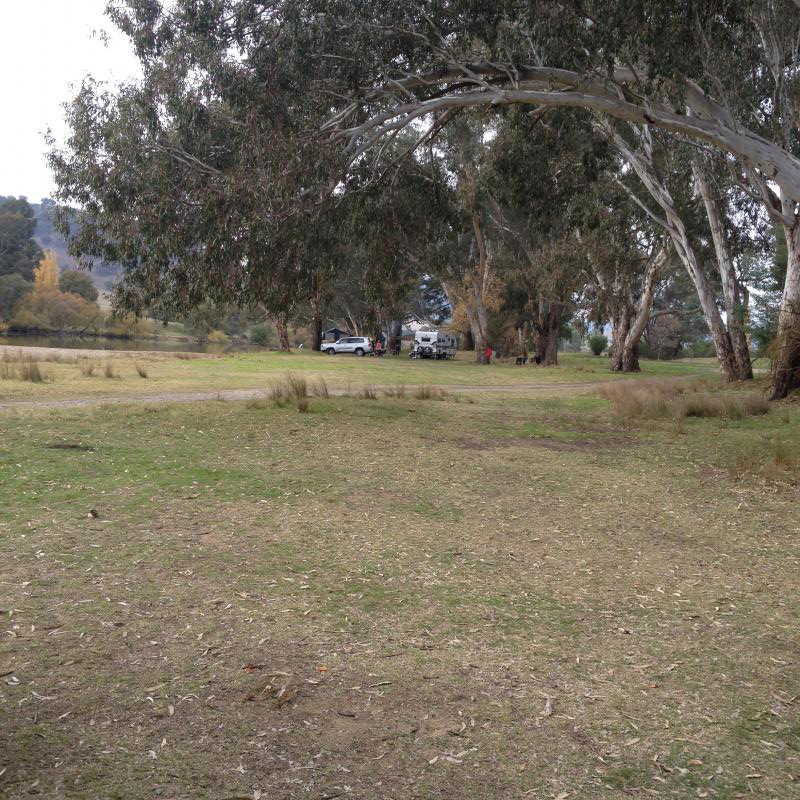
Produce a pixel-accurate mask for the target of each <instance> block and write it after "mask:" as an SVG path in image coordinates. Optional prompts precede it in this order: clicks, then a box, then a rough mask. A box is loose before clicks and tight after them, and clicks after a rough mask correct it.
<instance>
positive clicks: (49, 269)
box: [33, 250, 59, 291]
mask: <svg viewBox="0 0 800 800" xmlns="http://www.w3.org/2000/svg"><path fill="white" fill-rule="evenodd" d="M58 275H59V269H58V259H57V258H56V254H55V253H54V252H53V251H52V250H45V251H44V258H43V259H42V260H41V261H40V262H39V266H38V267H36V269H35V270H34V271H33V286H34V289H36V290H38V291H42V290H45V289H58Z"/></svg>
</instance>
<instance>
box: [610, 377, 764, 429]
mask: <svg viewBox="0 0 800 800" xmlns="http://www.w3.org/2000/svg"><path fill="white" fill-rule="evenodd" d="M712 388H714V389H715V391H710V389H712ZM719 388H720V387H719V386H716V387H714V386H713V385H712V384H710V383H709V382H708V381H697V380H695V381H676V380H670V379H665V378H656V379H649V380H640V381H636V382H634V381H626V382H624V383H614V384H607V385H603V386H600V387H598V389H597V393H598V394H599V395H600V396H601V397H604V398H605V399H607V400H609V401H610V402H611V404H612V406H613V408H614V412H615V414H616V415H617V416H618V417H619V418H620V419H622V420H625V421H628V422H630V421H632V420H640V419H682V418H684V417H724V418H726V419H743V418H744V417H747V416H754V415H757V414H766V413H767V411H768V410H769V403H768V402H767V401H766V399H765V398H764V397H763V396H762V395H760V394H756V393H748V394H743V393H741V392H737V393H722V392H720V391H719Z"/></svg>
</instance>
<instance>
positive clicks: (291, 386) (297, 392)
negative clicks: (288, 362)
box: [285, 372, 308, 400]
mask: <svg viewBox="0 0 800 800" xmlns="http://www.w3.org/2000/svg"><path fill="white" fill-rule="evenodd" d="M285 381H286V390H287V392H288V394H289V395H290V396H291V397H294V398H295V399H297V400H300V399H302V398H304V397H308V383H307V382H306V379H305V378H304V377H303V376H302V375H295V374H294V373H293V372H289V373H287V374H286V378H285Z"/></svg>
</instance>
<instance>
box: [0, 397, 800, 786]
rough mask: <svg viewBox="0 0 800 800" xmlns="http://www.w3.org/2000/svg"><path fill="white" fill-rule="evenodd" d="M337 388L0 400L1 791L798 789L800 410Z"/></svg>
mask: <svg viewBox="0 0 800 800" xmlns="http://www.w3.org/2000/svg"><path fill="white" fill-rule="evenodd" d="M301 399H306V398H302V397H301ZM313 402H314V413H313V414H302V415H299V414H297V413H296V412H295V410H294V408H293V407H290V406H287V407H285V408H279V407H275V406H274V405H273V404H272V403H271V402H265V403H263V404H261V405H260V406H259V412H258V413H257V414H255V413H253V409H252V408H248V407H247V406H245V405H244V404H240V403H235V402H227V403H221V404H214V406H213V408H212V407H209V404H208V403H203V404H197V405H194V406H173V407H169V406H168V407H148V408H141V407H133V406H131V407H128V408H125V407H113V408H110V409H108V411H107V413H104V414H102V415H96V414H93V413H92V412H91V411H88V410H87V411H70V412H65V411H53V412H47V413H41V412H40V413H36V414H31V415H28V416H22V415H16V416H13V417H12V416H6V417H3V418H0V425H2V431H0V433H1V434H2V435H0V507H2V508H3V509H4V516H3V517H2V518H0V558H1V559H2V563H3V564H4V569H3V578H2V582H0V609H2V610H3V612H2V613H3V617H2V621H3V623H4V625H3V630H4V631H5V632H6V633H5V635H4V636H3V638H2V639H0V674H1V675H2V677H0V729H2V731H3V737H4V747H3V748H2V750H0V760H1V761H2V763H0V769H3V768H5V770H6V771H5V773H4V774H3V775H2V777H0V781H2V783H0V787H2V791H3V793H4V794H5V795H6V796H7V797H9V798H14V799H15V800H16V798H22V797H29V796H31V795H30V792H31V790H34V791H35V792H38V793H39V794H40V796H44V797H58V796H62V797H65V798H69V800H78V799H80V800H101V799H102V800H106V799H107V798H120V800H122V798H124V800H144V798H148V800H149V798H152V797H154V796H163V797H167V798H181V800H184V798H186V799H187V800H188V798H194V797H210V798H233V797H255V796H257V794H258V793H261V795H262V797H269V798H271V799H272V798H275V799H276V800H290V799H291V800H294V798H297V797H310V798H317V800H319V798H323V797H329V798H332V797H338V796H341V797H352V798H359V800H361V799H362V798H363V799H364V800H379V799H380V800H383V799H384V798H387V797H392V798H394V797H397V798H401V797H402V798H413V799H414V800H428V798H453V799H454V800H455V798H462V797H480V798H487V799H488V798H493V799H494V798H513V797H540V798H549V799H550V800H552V798H555V797H558V796H562V797H563V796H565V795H566V796H568V797H569V799H570V800H596V798H601V800H602V798H619V797H622V796H642V797H646V796H659V797H664V798H681V799H682V798H686V797H696V796H708V797H709V798H716V799H717V800H719V799H722V800H733V798H735V797H737V796H738V795H744V796H761V797H770V798H779V800H789V798H793V797H794V796H795V794H796V792H795V786H796V783H795V778H796V777H797V776H798V773H800V755H799V754H800V718H799V717H798V709H797V703H796V700H795V695H796V684H797V679H798V675H797V666H796V665H797V663H798V661H800V651H798V647H797V642H796V637H795V629H796V618H797V613H798V610H800V609H799V608H798V599H797V598H798V597H800V579H799V578H798V575H800V571H798V566H800V545H799V544H798V537H797V530H796V528H797V524H796V521H795V520H796V495H795V494H794V491H793V490H792V489H790V488H786V487H764V486H762V485H761V484H760V482H758V481H754V480H731V479H730V477H728V475H727V473H725V472H724V470H723V466H724V464H725V463H726V460H727V459H728V458H729V456H728V454H729V453H730V452H732V450H733V449H734V448H738V449H739V450H744V449H745V448H746V446H747V445H750V448H751V449H753V450H758V452H759V453H760V454H762V455H763V456H765V457H769V456H770V454H772V455H775V456H776V457H778V454H777V453H775V452H773V450H772V449H771V448H772V446H771V444H770V442H771V441H772V439H774V438H775V436H776V435H778V434H780V435H781V436H782V437H783V439H782V440H783V445H782V449H781V451H780V453H781V454H780V456H779V457H780V459H782V460H784V461H785V460H786V459H787V458H788V457H789V456H788V455H787V454H791V453H792V452H796V447H797V444H798V435H797V433H796V429H797V428H796V425H786V424H785V423H784V422H782V420H781V419H780V418H779V414H772V413H771V414H768V415H763V416H760V417H747V418H744V419H741V420H728V419H720V418H691V419H688V420H686V422H685V425H686V434H685V435H683V436H680V437H675V436H674V435H673V434H672V433H671V432H669V431H666V430H664V431H659V430H651V431H647V432H645V431H642V430H636V431H634V432H631V431H630V430H628V431H626V432H625V436H624V437H621V436H620V432H619V431H618V430H616V429H615V426H618V423H616V422H615V421H614V420H613V419H608V418H607V411H606V409H607V406H606V403H605V401H604V400H602V399H601V398H597V397H595V396H592V395H587V396H578V395H575V396H573V397H566V398H555V397H552V398H542V399H535V400H531V399H525V398H520V397H514V396H513V395H506V396H503V397H498V396H479V397H477V398H476V402H475V403H474V404H473V405H470V406H468V407H467V406H463V407H459V412H460V413H459V415H458V418H457V419H456V420H454V419H453V413H452V412H453V407H452V406H451V405H450V404H440V403H424V404H423V403H415V402H413V401H412V400H411V399H410V398H389V399H381V400H377V401H374V402H370V403H364V402H360V401H359V400H358V399H357V398H344V397H335V398H333V397H332V398H330V399H325V398H322V397H319V398H317V399H315V400H314V401H313ZM788 413H789V414H790V415H791V419H792V421H793V422H795V423H796V422H797V413H798V410H797V409H790V410H789V411H788ZM465 441H470V442H472V443H474V444H475V446H474V447H465V446H464V442H465ZM154 442H159V443H164V446H159V447H154V446H153V443H154ZM532 442H534V443H535V442H539V443H542V442H543V443H545V444H549V443H553V444H558V445H559V446H558V447H555V446H553V447H549V446H546V447H539V446H536V447H533V446H531V443H532ZM594 442H596V443H597V446H589V445H590V444H592V443H594ZM500 445H502V446H500ZM793 448H794V450H793ZM430 476H436V478H437V479H436V480H430ZM442 476H445V477H444V479H441V478H442ZM92 509H94V511H95V513H96V516H94V515H93V514H92V513H91V512H92ZM655 793H658V795H656V794H655Z"/></svg>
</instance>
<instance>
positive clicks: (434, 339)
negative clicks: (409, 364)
mask: <svg viewBox="0 0 800 800" xmlns="http://www.w3.org/2000/svg"><path fill="white" fill-rule="evenodd" d="M456 350H458V340H457V339H456V337H455V336H453V335H452V334H450V333H444V332H443V331H417V332H416V333H415V334H414V342H413V344H412V346H411V358H455V356H456Z"/></svg>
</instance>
